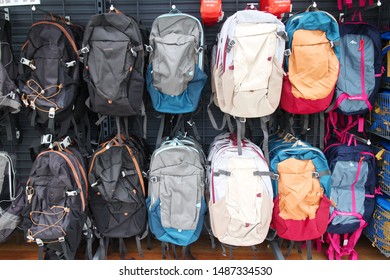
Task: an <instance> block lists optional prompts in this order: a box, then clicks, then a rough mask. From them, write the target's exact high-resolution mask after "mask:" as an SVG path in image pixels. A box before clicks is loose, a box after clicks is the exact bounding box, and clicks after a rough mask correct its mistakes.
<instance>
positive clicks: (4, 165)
mask: <svg viewBox="0 0 390 280" xmlns="http://www.w3.org/2000/svg"><path fill="white" fill-rule="evenodd" d="M15 161H16V159H15V156H14V155H12V154H9V153H7V152H0V243H1V242H4V241H6V240H7V239H8V237H9V236H10V235H11V234H12V233H13V232H14V231H15V229H17V228H18V227H19V225H20V223H21V221H22V218H21V212H22V208H23V206H24V192H23V188H22V186H21V185H20V184H18V183H17V181H16V177H15V173H16V172H15V166H14V162H15Z"/></svg>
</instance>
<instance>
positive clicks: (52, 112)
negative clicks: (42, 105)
mask: <svg viewBox="0 0 390 280" xmlns="http://www.w3.org/2000/svg"><path fill="white" fill-rule="evenodd" d="M55 115H56V109H55V108H54V107H51V108H50V109H49V118H50V119H54V116H55Z"/></svg>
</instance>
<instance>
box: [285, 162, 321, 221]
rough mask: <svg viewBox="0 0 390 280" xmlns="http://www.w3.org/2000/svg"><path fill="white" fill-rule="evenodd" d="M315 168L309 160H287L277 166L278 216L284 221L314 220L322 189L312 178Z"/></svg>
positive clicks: (317, 181) (316, 179)
mask: <svg viewBox="0 0 390 280" xmlns="http://www.w3.org/2000/svg"><path fill="white" fill-rule="evenodd" d="M315 170H316V169H315V166H314V164H313V162H312V161H311V160H298V159H295V158H289V159H286V160H284V161H283V162H281V163H279V164H278V174H279V182H278V192H279V193H278V195H279V208H280V209H279V210H280V216H281V217H282V218H283V219H285V220H288V219H292V220H305V219H306V218H309V219H314V218H315V216H316V212H317V209H318V207H319V203H320V200H321V197H322V196H323V189H322V188H321V185H320V181H319V180H318V178H313V172H315Z"/></svg>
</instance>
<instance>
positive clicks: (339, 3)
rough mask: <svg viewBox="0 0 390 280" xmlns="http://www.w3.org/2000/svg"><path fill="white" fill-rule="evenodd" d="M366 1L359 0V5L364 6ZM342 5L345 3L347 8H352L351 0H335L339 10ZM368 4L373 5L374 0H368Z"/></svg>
mask: <svg viewBox="0 0 390 280" xmlns="http://www.w3.org/2000/svg"><path fill="white" fill-rule="evenodd" d="M366 2H367V1H366V0H359V7H364V6H365V5H366ZM344 5H346V6H347V8H348V9H352V0H337V6H338V8H339V10H342V9H343V6H344ZM368 5H369V6H372V5H374V0H368Z"/></svg>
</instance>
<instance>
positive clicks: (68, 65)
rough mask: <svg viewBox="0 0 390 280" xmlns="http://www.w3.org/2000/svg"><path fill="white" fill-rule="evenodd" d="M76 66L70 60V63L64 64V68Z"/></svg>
mask: <svg viewBox="0 0 390 280" xmlns="http://www.w3.org/2000/svg"><path fill="white" fill-rule="evenodd" d="M75 65H76V60H72V61H70V62H66V63H65V66H66V67H68V68H69V67H73V66H75Z"/></svg>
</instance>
